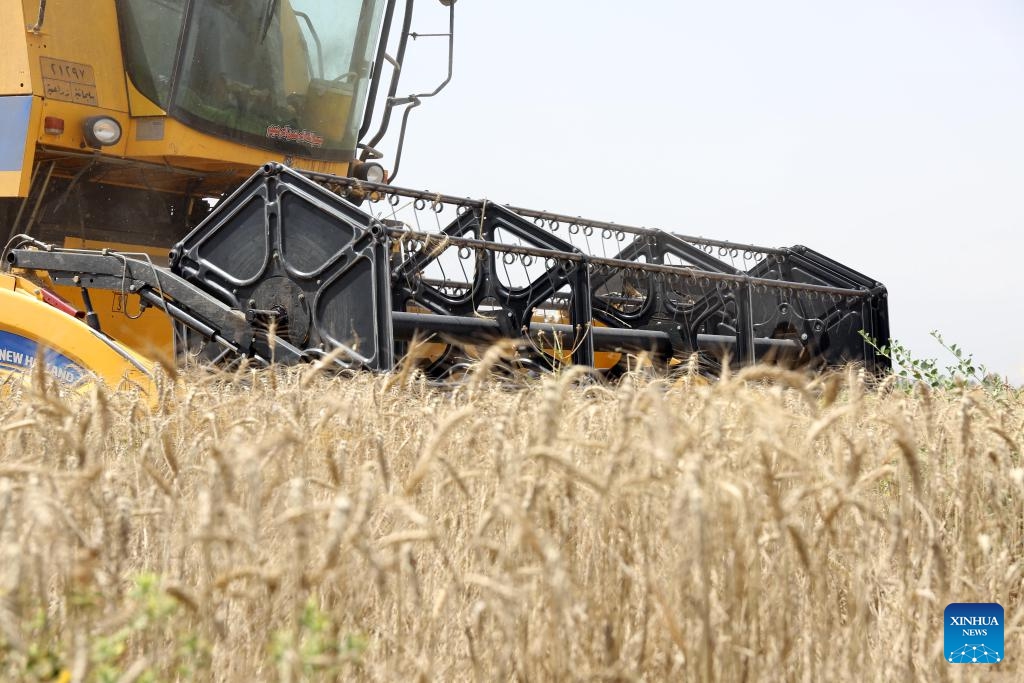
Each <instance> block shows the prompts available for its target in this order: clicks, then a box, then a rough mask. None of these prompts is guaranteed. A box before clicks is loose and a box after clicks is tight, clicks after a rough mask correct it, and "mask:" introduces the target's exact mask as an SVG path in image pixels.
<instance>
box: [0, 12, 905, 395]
mask: <svg viewBox="0 0 1024 683" xmlns="http://www.w3.org/2000/svg"><path fill="white" fill-rule="evenodd" d="M441 5H443V6H444V9H441V8H439V10H438V11H441V12H444V13H445V15H446V19H447V22H448V31H447V32H446V33H441V34H434V35H436V36H437V37H440V38H442V39H446V40H447V42H448V48H449V60H448V74H447V77H446V78H444V79H443V80H441V81H440V85H439V86H438V87H437V88H435V89H434V90H433V91H432V92H425V93H418V94H413V95H409V96H399V95H398V87H399V82H400V76H401V73H402V66H403V63H404V60H405V55H406V47H407V44H408V41H409V39H410V37H412V36H415V35H417V34H415V33H414V32H413V29H412V23H413V9H414V1H413V0H406V1H405V2H402V3H400V2H398V0H345V1H342V2H333V1H331V2H328V1H326V0H116V1H115V0H103V1H98V2H93V3H89V6H88V9H87V10H83V6H82V5H81V4H80V3H73V2H71V1H70V0H63V1H62V0H50V1H49V2H45V1H44V0H24V1H21V0H0V32H2V35H0V39H2V41H3V44H4V45H5V46H7V54H6V55H5V59H4V61H3V62H2V63H0V122H3V124H4V132H3V137H0V236H3V235H6V236H7V240H6V243H7V244H6V247H5V249H4V252H3V263H4V267H5V268H7V269H8V270H10V271H12V275H11V276H10V277H11V278H17V279H11V283H14V284H12V285H11V287H4V288H3V289H0V335H5V336H0V345H3V344H5V343H6V344H8V345H13V344H15V343H16V344H17V345H18V348H19V349H20V351H19V353H22V354H23V355H24V354H25V353H27V351H26V350H27V349H31V348H36V347H37V346H44V347H46V348H48V349H52V353H56V354H58V355H59V356H60V358H64V359H67V362H68V363H70V364H72V365H74V366H75V367H76V368H79V369H81V371H82V372H87V371H92V372H93V373H96V374H99V375H100V376H103V377H104V378H105V380H106V381H107V382H108V383H112V382H111V380H109V379H106V378H107V376H108V375H110V374H111V372H112V371H110V370H109V369H107V370H103V371H101V370H100V367H99V366H101V365H102V363H101V362H100V361H99V360H98V359H97V357H96V356H95V354H94V352H92V351H88V350H87V349H89V348H92V347H91V346H90V342H89V341H88V340H90V339H93V340H94V339H96V338H101V339H103V340H105V341H104V343H105V344H107V346H108V347H112V348H115V347H116V348H117V349H118V354H119V355H120V356H121V357H123V358H129V359H131V361H136V360H138V359H139V358H145V357H151V358H153V357H160V358H173V357H179V358H180V357H182V356H186V355H188V354H199V355H201V356H202V357H203V358H206V359H208V360H210V361H212V362H217V363H229V362H234V361H237V360H238V359H243V358H245V359H249V360H250V361H254V362H257V363H271V362H274V363H291V362H301V361H308V360H312V359H327V360H328V361H329V362H330V363H333V364H336V365H338V366H339V367H364V368H371V369H378V370H388V369H391V368H393V367H394V366H395V364H396V362H398V360H399V359H400V358H401V357H402V356H403V355H404V354H405V353H406V352H407V351H408V349H409V347H410V345H411V342H412V341H413V340H414V339H427V340H429V341H430V342H431V343H430V344H429V348H428V351H427V352H426V353H425V354H424V358H423V359H422V362H423V363H424V364H425V365H426V369H427V371H428V372H430V373H433V374H443V373H445V372H448V371H450V370H452V369H453V368H454V367H457V366H459V365H461V364H462V363H463V362H465V360H466V359H467V358H471V357H472V356H473V354H474V350H473V349H474V348H475V347H478V346H480V345H484V344H489V343H491V342H493V341H494V340H497V339H502V338H511V339H514V340H516V342H517V344H518V348H519V352H518V357H517V361H516V362H518V363H519V364H520V365H522V366H524V367H529V368H551V367H556V366H559V365H562V364H564V363H569V362H572V363H578V364H585V365H590V366H594V367H597V368H600V369H601V370H603V371H605V372H611V373H614V372H617V371H619V370H621V369H622V368H625V367H628V365H629V362H630V358H633V357H635V356H636V355H637V354H640V353H645V354H648V355H649V356H651V357H652V358H653V359H655V360H656V361H657V362H660V363H662V364H665V365H669V366H671V365H673V364H679V363H681V362H683V361H684V360H686V359H689V358H690V357H691V356H692V355H693V354H697V355H696V357H697V358H699V359H700V360H701V363H702V367H705V368H707V369H709V371H713V370H714V368H715V367H716V366H717V365H719V364H720V363H721V362H723V360H724V359H726V358H730V359H732V361H733V362H738V363H752V362H756V361H763V360H775V361H782V362H788V363H794V364H805V365H815V366H823V365H835V364H840V363H845V362H850V361H855V362H862V363H864V364H865V366H866V367H867V368H868V369H869V370H870V371H873V372H881V371H884V370H885V368H886V367H887V362H888V361H887V359H885V358H884V357H881V356H879V355H878V354H877V352H876V350H875V349H874V348H873V346H872V345H870V344H868V343H867V342H866V341H865V340H864V339H863V338H862V336H861V334H860V332H861V331H865V332H866V333H867V334H868V335H870V336H871V337H873V338H875V339H879V340H885V339H887V338H888V320H887V306H886V298H885V297H886V294H885V289H884V287H882V285H881V284H880V283H878V282H876V281H874V280H872V279H871V278H868V277H866V276H864V275H861V274H860V273H858V272H856V271H854V270H852V269H849V268H847V267H845V266H843V265H841V264H839V263H837V262H835V261H832V260H831V259H828V258H826V257H824V256H823V255H821V254H818V253H816V252H814V251H812V250H810V249H806V248H803V247H794V248H765V247H759V246H755V245H749V244H736V243H732V242H728V241H724V240H709V239H703V238H697V237H692V236H686V235H680V234H676V233H673V232H666V231H662V230H654V229H648V228H640V227H630V226H621V225H615V224H610V223H605V222H601V221H594V220H586V219H581V218H575V217H570V216H565V215H558V214H553V213H549V212H539V211H532V210H529V209H523V208H516V207H510V206H502V205H498V204H495V203H492V202H487V201H478V200H471V199H466V198H461V197H455V196H451V195H442V194H437V193H433V192H424V191H418V190H414V189H407V188H401V187H397V186H395V185H394V183H393V182H392V181H393V180H394V179H395V177H396V174H397V170H398V166H399V162H400V157H401V150H402V146H403V141H404V138H405V133H406V130H407V123H408V119H409V114H410V112H412V110H413V109H415V108H416V107H417V106H419V105H420V104H421V103H422V101H423V99H425V98H427V97H431V96H433V95H436V94H437V93H438V92H440V90H441V89H443V87H444V86H445V85H446V84H447V83H448V82H449V80H450V79H451V76H452V71H451V64H452V59H451V54H452V52H451V50H452V44H453V40H454V33H455V3H454V2H453V1H445V0H442V2H441ZM419 35H422V34H419ZM397 111H401V112H402V114H401V116H400V119H401V124H400V126H398V133H397V140H396V141H395V143H394V146H395V148H396V152H395V155H394V158H393V159H392V160H391V162H390V172H389V171H387V170H386V169H385V167H384V166H383V165H382V164H381V163H380V161H381V160H382V154H381V153H380V152H379V151H378V150H377V148H378V147H379V146H381V143H382V141H383V140H384V139H385V136H386V135H387V134H388V131H389V128H390V124H391V121H392V118H394V116H393V115H394V114H395V113H396V112H397ZM375 123H376V129H374V124H375ZM168 254H169V256H168ZM15 284H16V285H17V286H15ZM33 288H34V290H38V291H39V292H49V291H50V290H52V291H53V292H55V293H56V294H58V295H60V297H61V298H62V299H63V300H65V301H66V303H61V304H59V305H55V304H54V302H55V301H57V300H58V299H57V297H51V295H50V294H45V295H44V294H38V295H32V296H26V294H25V292H26V291H28V290H33ZM34 290H33V291H34ZM16 291H17V292H18V293H19V296H20V298H18V299H17V300H16V301H15V299H13V298H12V297H13V296H14V293H15V292H16ZM43 307H47V308H43ZM55 311H56V312H59V313H61V314H62V315H65V316H66V317H67V318H69V320H71V321H73V324H72V325H71V327H68V326H67V325H60V326H48V325H25V324H22V322H23V319H24V317H25V316H30V317H32V316H38V317H39V319H40V320H42V319H43V318H44V317H45V316H51V315H52V314H53V313H54V312H55ZM78 311H81V312H82V313H81V314H78V313H77V312H78ZM19 321H20V322H19ZM65 322H67V321H65ZM15 337H17V339H15ZM4 340H7V341H4ZM129 349H133V350H129ZM121 351H124V353H121ZM0 353H2V350H0ZM54 357H56V356H54ZM61 362H63V361H61ZM129 365H131V362H129ZM0 367H3V366H0ZM104 367H106V366H104ZM132 367H136V366H135V365H132ZM139 367H142V368H143V371H145V368H146V367H147V366H146V365H145V364H144V363H142V364H141V365H139ZM7 369H8V370H18V368H17V367H15V366H14V365H9V366H8V367H7ZM76 372H77V371H76ZM125 372H127V369H126V370H125ZM104 373H105V374H104ZM73 375H74V373H70V372H69V373H66V374H65V376H66V377H69V378H72V377H73Z"/></svg>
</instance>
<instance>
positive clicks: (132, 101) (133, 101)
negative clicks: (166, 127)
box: [124, 74, 167, 116]
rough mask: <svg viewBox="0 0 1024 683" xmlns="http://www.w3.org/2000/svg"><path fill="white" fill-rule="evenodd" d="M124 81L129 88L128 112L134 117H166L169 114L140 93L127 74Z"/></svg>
mask: <svg viewBox="0 0 1024 683" xmlns="http://www.w3.org/2000/svg"><path fill="white" fill-rule="evenodd" d="M124 80H125V84H126V85H127V87H128V110H129V111H130V112H131V115H132V116H164V115H166V114H167V112H165V111H164V110H163V109H161V108H160V107H159V106H158V105H157V104H155V103H154V102H153V101H152V100H151V99H149V98H148V97H146V96H145V95H143V94H142V93H141V92H139V89H138V88H136V87H135V84H134V83H132V79H131V78H129V77H128V76H127V74H126V75H125V77H124Z"/></svg>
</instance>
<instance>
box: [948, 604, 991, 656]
mask: <svg viewBox="0 0 1024 683" xmlns="http://www.w3.org/2000/svg"><path fill="white" fill-rule="evenodd" d="M944 620H945V625H944V633H943V643H945V655H946V661H947V662H951V663H953V664H997V663H999V662H1001V661H1003V656H1004V654H1005V653H1004V652H1003V607H1002V605H999V604H997V603H995V602H954V603H951V604H949V605H946V613H945V616H944Z"/></svg>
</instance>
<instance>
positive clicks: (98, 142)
mask: <svg viewBox="0 0 1024 683" xmlns="http://www.w3.org/2000/svg"><path fill="white" fill-rule="evenodd" d="M82 134H83V135H84V136H85V142H86V143H87V144H88V145H89V146H90V147H95V148H97V149H99V148H100V147H109V146H110V145H116V144H117V141H118V140H120V139H121V124H120V123H118V122H117V121H115V120H114V119H112V118H110V117H109V116H90V117H89V118H87V119H86V120H85V121H83V122H82Z"/></svg>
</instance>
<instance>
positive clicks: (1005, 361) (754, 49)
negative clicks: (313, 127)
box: [383, 0, 1024, 384]
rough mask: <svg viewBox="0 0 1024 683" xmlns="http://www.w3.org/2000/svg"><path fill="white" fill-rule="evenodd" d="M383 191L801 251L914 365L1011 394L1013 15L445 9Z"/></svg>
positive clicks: (556, 1) (1018, 185) (1018, 97)
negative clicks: (830, 272) (883, 307)
mask: <svg viewBox="0 0 1024 683" xmlns="http://www.w3.org/2000/svg"><path fill="white" fill-rule="evenodd" d="M419 5H420V7H419V9H418V20H417V22H416V25H415V27H414V30H417V31H420V32H433V31H442V30H445V29H446V20H447V14H446V10H444V8H442V7H441V6H440V5H439V4H438V3H435V2H431V1H430V0H420V3H419ZM431 41H432V42H431ZM442 46H443V43H442V42H441V41H440V40H438V39H420V40H419V41H417V42H416V43H415V44H414V45H413V46H412V48H411V49H410V52H409V60H410V62H411V64H410V65H409V67H408V68H407V71H406V80H405V81H404V82H403V85H402V87H401V88H400V89H399V94H400V95H401V94H408V93H410V92H413V91H419V90H432V89H433V87H434V85H435V84H436V83H437V82H438V81H440V80H441V79H442V78H443V76H444V70H445V63H444V61H443V58H444V55H443V54H442V53H441V51H440V50H439V49H437V48H441V47H442ZM396 131H397V126H396ZM383 147H384V151H385V152H386V153H387V154H388V155H389V156H390V155H391V154H392V153H393V149H394V147H393V138H392V139H391V140H390V146H389V144H387V143H386V144H384V145H383ZM385 161H389V160H385ZM396 184H398V185H403V186H412V187H421V188H429V189H431V190H435V191H440V192H447V193H450V194H456V195H466V196H473V197H478V198H482V197H486V198H489V199H491V200H494V201H499V202H502V203H511V204H515V205H519V206H530V207H533V208H538V209H548V210H552V211H558V212H562V213H568V214H573V215H582V216H586V217H588V218H596V219H602V220H610V221H616V222H619V223H627V224H632V225H645V226H648V227H659V228H664V229H668V230H673V231H677V232H682V233H687V234H697V235H703V236H706V237H715V238H720V239H731V240H736V241H741V242H753V243H755V244H762V245H765V246H792V245H795V244H804V245H807V246H809V247H811V248H813V249H816V250H818V251H820V252H823V253H824V254H826V255H828V256H830V257H832V258H834V259H836V260H838V261H840V262H842V263H844V264H846V265H848V266H850V267H852V268H854V269H856V270H859V271H861V272H863V273H865V274H867V275H869V276H871V277H874V278H875V279H877V280H880V281H881V282H883V283H884V284H885V285H886V286H887V287H888V290H889V298H890V306H889V315H890V322H891V326H892V334H893V336H894V337H895V338H897V339H899V340H900V341H902V342H903V343H905V344H906V345H908V346H910V347H911V348H912V349H913V351H914V352H915V353H916V354H917V355H919V356H921V357H937V358H938V360H939V361H940V362H941V363H942V364H946V363H947V362H952V359H951V358H947V356H946V355H944V354H945V352H944V351H943V350H942V349H941V348H939V347H938V345H937V344H936V343H935V342H934V341H933V340H932V339H931V337H930V336H929V331H930V330H933V329H936V330H939V331H940V332H941V333H942V334H943V335H944V336H945V337H946V339H947V340H948V341H952V342H956V343H958V344H960V345H961V346H963V347H964V348H966V349H967V350H968V351H970V352H972V353H973V354H974V356H975V360H977V361H980V362H982V363H985V364H986V365H988V366H989V368H990V369H991V370H992V371H995V372H997V373H999V374H1001V375H1006V376H1009V378H1010V379H1011V380H1012V381H1013V382H1015V383H1018V384H1020V383H1022V382H1024V343H1022V340H1024V320H1022V317H1021V314H1022V313H1024V305H1022V303H1021V302H1020V301H1019V300H1018V297H1019V287H1018V283H1019V282H1020V270H1019V269H1020V268H1021V267H1022V266H1021V264H1020V261H1021V255H1022V251H1024V236H1022V233H1021V228H1022V227H1024V1H1022V0H960V1H954V0H859V1H858V2H849V1H843V2H838V1H836V2H828V1H825V0H818V1H811V0H803V1H801V0H774V1H772V2H764V1H760V2H758V1H755V0H733V1H731V2H723V1H721V0H718V1H714V2H711V1H708V0H706V1H704V2H697V1H691V0H676V1H672V2H669V1H660V0H659V1H649V2H611V1H600V0H598V1H589V2H585V1H583V0H548V1H541V0H516V1H514V2H513V1H511V0H505V1H500V0H460V2H458V4H457V11H456V51H455V75H454V79H453V81H452V84H451V85H450V86H449V87H448V89H447V90H445V91H444V92H443V93H442V94H441V95H439V96H438V97H437V98H435V99H433V100H427V101H426V102H425V103H424V106H422V107H420V108H419V109H418V110H416V112H415V113H414V114H413V117H412V119H411V122H410V128H409V133H408V141H407V144H406V151H405V155H404V157H403V160H402V165H401V171H400V176H399V178H398V180H397V183H396Z"/></svg>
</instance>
